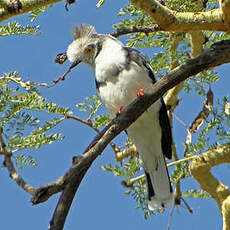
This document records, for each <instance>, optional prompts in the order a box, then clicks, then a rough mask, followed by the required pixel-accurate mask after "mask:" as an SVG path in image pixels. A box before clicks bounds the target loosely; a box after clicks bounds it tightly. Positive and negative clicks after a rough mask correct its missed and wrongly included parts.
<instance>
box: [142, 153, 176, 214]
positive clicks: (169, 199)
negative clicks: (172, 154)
mask: <svg viewBox="0 0 230 230" xmlns="http://www.w3.org/2000/svg"><path fill="white" fill-rule="evenodd" d="M145 174H146V181H147V188H148V208H149V209H150V210H154V209H159V208H166V207H168V206H172V205H173V202H174V197H173V190H172V186H171V183H170V179H169V174H168V169H167V166H166V162H165V159H164V156H163V154H162V155H161V156H158V160H157V164H156V167H155V168H153V169H152V170H149V171H148V172H147V171H145Z"/></svg>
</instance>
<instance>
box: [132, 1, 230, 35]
mask: <svg viewBox="0 0 230 230" xmlns="http://www.w3.org/2000/svg"><path fill="white" fill-rule="evenodd" d="M129 1H130V2H131V3H132V4H133V5H135V6H137V7H138V8H140V9H142V10H143V11H145V12H146V13H147V14H148V15H149V16H150V17H151V18H152V19H153V21H154V22H155V23H156V24H158V26H159V27H161V28H162V29H163V30H165V31H177V32H182V31H183V32H186V31H196V30H214V31H229V30H230V26H229V23H228V18H227V16H226V15H229V10H228V8H229V5H228V4H227V3H228V2H229V0H225V1H222V2H225V3H226V4H222V10H221V9H214V10H210V11H205V12H177V11H174V10H170V9H169V8H167V7H166V6H163V5H162V4H160V3H159V2H158V1H157V0H129ZM224 6H225V7H224ZM224 19H225V20H224Z"/></svg>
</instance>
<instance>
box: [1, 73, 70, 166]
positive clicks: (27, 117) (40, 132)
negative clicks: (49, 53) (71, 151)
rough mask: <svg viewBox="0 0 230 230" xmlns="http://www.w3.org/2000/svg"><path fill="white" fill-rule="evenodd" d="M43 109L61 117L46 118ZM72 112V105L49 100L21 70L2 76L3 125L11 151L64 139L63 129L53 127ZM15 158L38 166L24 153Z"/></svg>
mask: <svg viewBox="0 0 230 230" xmlns="http://www.w3.org/2000/svg"><path fill="white" fill-rule="evenodd" d="M41 112H45V113H50V114H54V115H59V118H51V119H50V120H47V121H43V122H42V121H40V120H39V118H38V117H37V116H36V114H37V113H38V114H39V113H41ZM69 113H70V111H69V109H68V108H65V107H59V106H57V105H56V104H54V103H49V102H47V101H46V99H45V98H43V97H42V96H41V95H40V94H39V91H38V89H37V87H36V85H35V84H34V83H32V82H29V81H23V80H22V79H21V77H20V76H19V74H18V73H17V72H12V73H8V74H4V75H3V76H1V77H0V115H1V117H0V127H1V129H2V132H1V134H3V135H4V137H5V141H6V149H7V151H8V152H12V153H14V154H15V153H17V152H19V151H22V150H25V149H31V148H40V147H41V146H43V145H45V144H51V143H53V142H54V141H56V140H60V139H62V138H63V136H62V135H61V134H60V133H51V132H50V131H51V130H52V129H53V128H54V127H56V126H57V125H58V124H59V123H60V122H62V121H63V120H64V119H65V117H64V115H66V114H69ZM60 115H61V116H60ZM15 161H16V164H17V165H18V167H19V168H22V165H23V164H27V165H30V166H36V163H35V162H34V159H33V158H32V157H31V156H25V155H24V154H20V155H18V156H16V158H15Z"/></svg>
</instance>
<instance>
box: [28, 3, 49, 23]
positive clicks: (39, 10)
mask: <svg viewBox="0 0 230 230" xmlns="http://www.w3.org/2000/svg"><path fill="white" fill-rule="evenodd" d="M52 6H53V4H50V5H47V6H42V7H39V8H36V9H34V10H32V11H30V18H31V19H30V21H31V22H33V21H34V20H35V19H36V18H37V17H38V16H39V15H40V14H42V13H44V12H45V11H46V10H47V9H49V8H51V7H52Z"/></svg>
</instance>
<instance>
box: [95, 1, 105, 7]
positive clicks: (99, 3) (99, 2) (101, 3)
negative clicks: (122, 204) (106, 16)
mask: <svg viewBox="0 0 230 230" xmlns="http://www.w3.org/2000/svg"><path fill="white" fill-rule="evenodd" d="M105 2H106V0H99V1H98V3H97V4H96V7H97V8H99V7H101V6H102V5H103V4H104V3H105Z"/></svg>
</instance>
